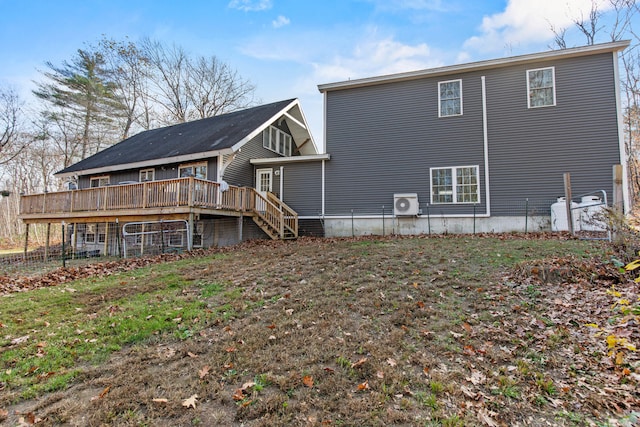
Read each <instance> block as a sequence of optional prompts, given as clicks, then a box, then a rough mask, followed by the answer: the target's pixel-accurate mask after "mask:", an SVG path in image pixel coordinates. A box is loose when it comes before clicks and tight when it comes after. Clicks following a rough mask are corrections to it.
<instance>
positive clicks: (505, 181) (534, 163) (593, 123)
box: [487, 53, 621, 216]
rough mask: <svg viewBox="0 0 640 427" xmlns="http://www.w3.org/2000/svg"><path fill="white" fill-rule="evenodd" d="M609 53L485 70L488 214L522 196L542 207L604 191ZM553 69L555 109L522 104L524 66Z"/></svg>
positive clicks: (609, 155)
mask: <svg viewBox="0 0 640 427" xmlns="http://www.w3.org/2000/svg"><path fill="white" fill-rule="evenodd" d="M613 58H614V56H613V54H611V53H607V54H600V55H593V56H589V57H580V58H570V59H564V60H561V61H552V62H544V63H539V64H535V66H518V67H510V68H505V69H501V70H498V71H494V72H492V73H491V74H488V75H487V104H488V112H487V115H488V128H489V165H490V176H489V177H490V183H491V206H492V208H491V213H492V215H496V216H500V215H508V214H509V213H510V212H513V209H512V207H513V206H514V205H517V204H518V203H519V202H520V203H521V202H522V201H524V199H525V198H528V199H529V202H530V203H531V204H532V205H534V206H535V205H538V206H541V205H543V204H548V203H549V202H553V201H555V198H556V197H558V196H562V195H564V181H563V173H565V172H570V173H571V184H572V193H573V195H574V196H578V195H580V194H585V193H588V192H591V191H595V190H606V191H607V195H608V200H609V202H611V197H612V186H613V184H612V167H613V165H615V164H619V163H620V162H621V160H620V151H619V141H618V127H617V126H618V124H617V109H616V99H615V77H614V68H613ZM547 66H554V67H555V78H556V106H552V107H542V108H534V109H528V108H527V92H526V71H527V70H528V69H532V68H541V67H547Z"/></svg>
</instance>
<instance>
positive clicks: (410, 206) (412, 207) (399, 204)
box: [393, 193, 419, 216]
mask: <svg viewBox="0 0 640 427" xmlns="http://www.w3.org/2000/svg"><path fill="white" fill-rule="evenodd" d="M418 212H419V206H418V195H417V194H416V193H406V194H394V195H393V214H394V215H395V216H416V215H418Z"/></svg>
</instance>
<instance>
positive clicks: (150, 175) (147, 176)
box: [140, 169, 155, 182]
mask: <svg viewBox="0 0 640 427" xmlns="http://www.w3.org/2000/svg"><path fill="white" fill-rule="evenodd" d="M154 177H155V169H142V170H140V182H145V181H153V179H154Z"/></svg>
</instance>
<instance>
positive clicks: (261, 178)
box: [256, 169, 273, 197]
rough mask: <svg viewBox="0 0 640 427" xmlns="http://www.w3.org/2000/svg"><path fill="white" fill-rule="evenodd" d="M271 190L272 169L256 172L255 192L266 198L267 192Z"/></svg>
mask: <svg viewBox="0 0 640 427" xmlns="http://www.w3.org/2000/svg"><path fill="white" fill-rule="evenodd" d="M272 189H273V169H258V170H256V190H257V191H258V193H260V194H261V195H262V196H263V197H267V192H271V191H272Z"/></svg>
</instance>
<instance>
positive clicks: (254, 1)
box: [229, 0, 272, 12]
mask: <svg viewBox="0 0 640 427" xmlns="http://www.w3.org/2000/svg"><path fill="white" fill-rule="evenodd" d="M271 6H272V3H271V0H231V1H230V2H229V7H230V8H231V9H238V10H242V11H243V12H259V11H261V10H267V9H271Z"/></svg>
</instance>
